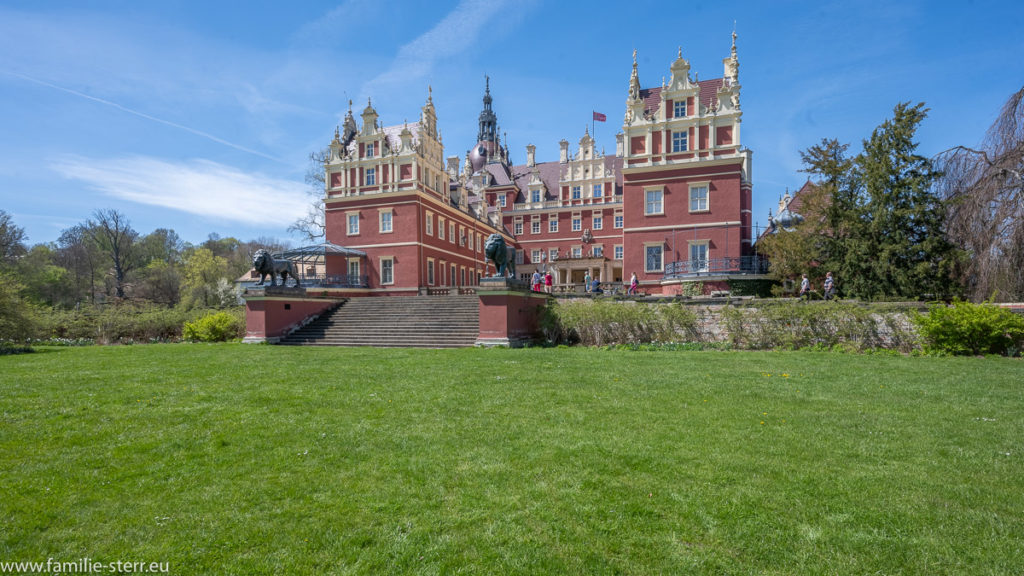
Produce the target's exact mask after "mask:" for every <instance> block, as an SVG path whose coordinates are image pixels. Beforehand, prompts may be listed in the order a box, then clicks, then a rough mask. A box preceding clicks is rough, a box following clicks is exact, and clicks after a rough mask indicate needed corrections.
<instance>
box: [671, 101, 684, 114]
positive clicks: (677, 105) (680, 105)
mask: <svg viewBox="0 0 1024 576" xmlns="http://www.w3.org/2000/svg"><path fill="white" fill-rule="evenodd" d="M672 117H673V118H685V117H686V100H676V101H675V102H673V103H672Z"/></svg>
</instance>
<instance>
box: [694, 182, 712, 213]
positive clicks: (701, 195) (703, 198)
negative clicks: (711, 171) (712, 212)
mask: <svg viewBox="0 0 1024 576" xmlns="http://www.w3.org/2000/svg"><path fill="white" fill-rule="evenodd" d="M707 209H708V187H707V186H706V185H701V186H691V187H690V212H704V211H707Z"/></svg>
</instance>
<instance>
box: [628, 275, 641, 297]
mask: <svg viewBox="0 0 1024 576" xmlns="http://www.w3.org/2000/svg"><path fill="white" fill-rule="evenodd" d="M639 285H640V281H639V280H637V278H636V272H633V275H632V276H631V277H630V278H629V294H631V295H634V296H635V295H636V289H637V287H638V286H639Z"/></svg>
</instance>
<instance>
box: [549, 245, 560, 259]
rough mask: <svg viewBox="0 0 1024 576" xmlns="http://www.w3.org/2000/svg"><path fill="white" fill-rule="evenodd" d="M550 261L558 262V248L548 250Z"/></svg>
mask: <svg viewBox="0 0 1024 576" xmlns="http://www.w3.org/2000/svg"><path fill="white" fill-rule="evenodd" d="M548 260H550V261H552V262H554V261H555V260H558V248H552V249H550V250H548Z"/></svg>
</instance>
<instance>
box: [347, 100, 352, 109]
mask: <svg viewBox="0 0 1024 576" xmlns="http://www.w3.org/2000/svg"><path fill="white" fill-rule="evenodd" d="M348 111H349V112H352V99H351V98H349V99H348Z"/></svg>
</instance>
